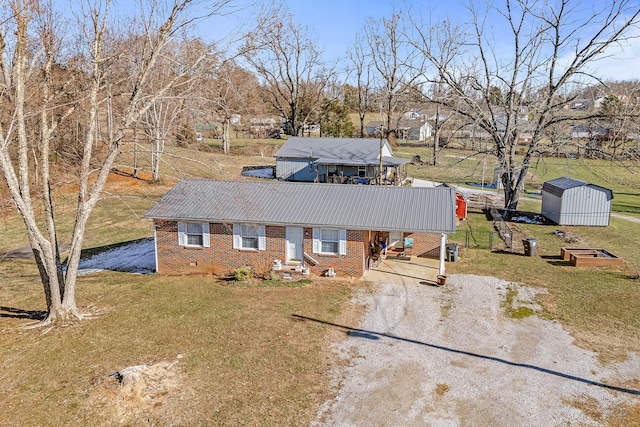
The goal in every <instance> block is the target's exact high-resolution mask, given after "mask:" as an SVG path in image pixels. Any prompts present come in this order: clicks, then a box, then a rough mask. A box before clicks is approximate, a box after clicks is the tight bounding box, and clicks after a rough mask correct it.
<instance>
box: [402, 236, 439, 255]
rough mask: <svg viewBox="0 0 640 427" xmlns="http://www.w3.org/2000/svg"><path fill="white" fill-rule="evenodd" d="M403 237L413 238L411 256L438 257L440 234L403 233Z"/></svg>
mask: <svg viewBox="0 0 640 427" xmlns="http://www.w3.org/2000/svg"><path fill="white" fill-rule="evenodd" d="M405 237H412V238H413V251H412V255H413V256H418V257H421V258H439V257H440V234H433V233H405Z"/></svg>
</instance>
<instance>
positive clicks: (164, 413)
mask: <svg viewBox="0 0 640 427" xmlns="http://www.w3.org/2000/svg"><path fill="white" fill-rule="evenodd" d="M95 383H96V387H95V389H94V393H93V395H92V396H91V398H90V399H89V402H90V406H91V407H92V408H95V407H96V406H99V407H101V408H102V411H101V414H102V418H103V421H104V424H105V425H112V424H122V425H140V424H141V423H144V422H145V421H146V420H148V419H150V418H152V419H154V420H162V421H165V422H168V423H169V424H173V422H175V420H174V416H175V414H176V413H180V412H179V411H177V410H176V409H177V406H176V403H177V402H178V401H179V400H180V399H182V398H184V396H185V395H186V391H185V389H184V387H185V384H183V381H182V378H181V375H180V371H179V369H178V360H175V361H173V362H159V363H156V364H153V365H137V366H130V367H127V368H124V369H121V370H119V371H117V372H114V373H112V374H111V375H109V376H107V377H104V378H100V379H97V380H96V381H95Z"/></svg>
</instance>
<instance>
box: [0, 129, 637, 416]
mask: <svg viewBox="0 0 640 427" xmlns="http://www.w3.org/2000/svg"><path fill="white" fill-rule="evenodd" d="M205 143H206V144H209V145H210V146H211V147H210V148H207V149H204V148H203V149H201V150H199V151H194V150H190V149H185V148H172V149H171V150H169V151H168V153H167V155H166V156H165V161H166V164H165V165H163V169H162V171H163V179H162V181H161V182H159V183H150V182H148V181H145V180H136V179H134V178H127V177H125V176H120V177H119V178H117V179H116V178H114V179H113V180H112V181H111V182H110V184H109V186H108V188H107V192H106V193H105V194H104V197H103V199H102V200H101V201H100V202H99V204H98V206H97V207H96V209H95V211H94V214H93V216H92V217H91V220H90V221H89V224H88V227H87V235H86V244H85V248H87V249H90V248H96V247H100V246H104V245H113V244H118V243H122V242H126V241H130V240H133V239H137V238H140V237H146V236H151V235H152V234H153V229H152V224H151V222H150V221H149V220H147V219H145V218H143V217H142V216H143V215H144V213H145V212H146V210H147V209H148V208H149V207H150V206H152V205H153V203H154V202H155V201H156V200H157V199H158V198H159V197H160V196H161V195H162V194H164V193H165V192H166V191H167V190H168V189H169V188H170V187H171V185H172V184H173V183H174V182H176V180H178V179H181V178H183V177H187V176H195V177H202V178H214V179H240V171H241V170H242V166H245V165H256V164H273V163H274V159H273V158H272V157H270V155H271V154H272V152H273V151H274V150H275V149H277V146H278V144H280V143H282V141H278V140H273V141H257V142H253V141H251V140H245V141H232V147H236V148H234V149H232V155H224V154H222V153H221V152H220V149H219V147H216V143H217V142H216V141H205ZM396 152H397V154H399V155H401V156H403V157H412V156H413V155H414V154H418V155H420V156H421V157H422V158H423V159H427V158H428V156H429V152H428V149H426V148H424V147H403V146H401V147H399V148H398V149H397V150H396ZM128 156H130V153H125V154H124V156H123V157H122V159H121V169H122V170H125V169H126V168H127V165H130V162H129V161H130V157H128ZM441 159H442V161H441V164H440V165H439V166H437V167H432V166H426V165H424V166H411V168H410V174H411V175H413V176H415V177H418V178H423V179H430V180H434V181H445V182H449V183H452V184H461V183H465V182H468V181H476V182H478V181H479V180H480V179H481V173H482V167H481V165H482V161H481V159H478V158H475V157H474V156H470V153H464V152H457V151H455V150H450V149H447V150H444V152H443V153H442V157H441ZM487 169H488V170H493V163H492V161H491V159H490V160H489V164H488V168H487ZM531 172H532V175H531V177H530V178H528V179H527V189H528V190H531V191H537V190H539V188H540V185H541V183H542V182H544V181H545V180H547V179H551V178H555V177H557V176H562V175H567V174H568V175H571V176H572V177H575V178H579V179H584V180H586V181H589V182H594V183H596V184H599V185H602V186H605V187H608V188H612V189H613V190H614V195H615V196H614V210H616V211H618V212H625V213H629V212H630V213H632V214H634V213H637V212H640V198H639V197H637V196H638V195H639V193H640V190H638V189H640V177H639V176H638V174H637V169H636V168H635V166H633V165H625V166H622V165H618V164H613V163H610V162H603V161H582V160H575V159H570V160H567V159H545V161H544V162H540V163H538V164H536V165H535V168H533V169H532V171H531ZM487 179H490V177H487ZM57 190H58V192H57V194H56V200H58V201H59V204H60V207H61V208H62V213H63V214H60V215H59V216H58V223H59V225H60V226H61V229H62V235H61V237H62V239H61V240H64V238H68V233H69V232H70V229H71V226H72V220H73V218H72V217H69V215H68V214H69V212H71V210H72V208H73V204H74V203H75V197H74V196H73V195H72V194H71V193H69V192H67V191H66V190H65V189H64V188H59V189H57ZM520 208H521V209H523V210H529V211H533V212H536V211H538V212H539V201H535V200H523V201H522V202H521V205H520ZM65 214H66V216H65ZM2 219H3V221H2V224H0V227H2V230H3V232H2V233H0V250H2V251H6V250H8V249H11V248H13V247H16V246H20V245H24V244H26V238H25V236H24V231H23V229H22V227H23V225H22V222H21V220H20V219H19V218H18V217H17V215H16V214H15V212H12V211H8V210H7V211H5V212H4V215H3V216H2ZM517 227H518V228H519V229H520V231H521V232H522V233H523V234H524V235H527V236H531V237H535V238H536V239H538V241H539V245H538V255H539V256H536V257H524V256H523V255H522V254H520V253H509V252H503V251H489V250H487V249H465V248H461V250H460V259H459V261H458V262H457V263H448V264H447V273H448V274H455V273H470V274H480V275H491V276H496V277H500V278H502V279H506V280H510V281H514V282H522V283H525V284H527V285H531V286H538V287H541V288H544V289H546V290H547V293H546V294H544V295H543V296H542V297H541V299H540V303H541V304H542V305H543V307H544V315H545V316H547V317H548V318H551V319H556V320H558V321H560V322H561V323H562V324H563V325H564V326H565V327H566V328H567V329H568V330H569V331H570V332H571V333H572V335H573V336H574V337H575V338H576V340H577V343H579V344H580V345H583V346H584V347H587V348H590V349H594V350H596V351H598V352H599V354H600V355H601V357H602V359H603V360H605V361H606V360H611V359H620V358H623V357H625V355H626V352H627V351H637V350H638V348H640V303H639V302H640V281H638V280H637V279H636V278H635V277H637V274H638V272H639V271H640V247H638V245H637V238H636V237H635V236H637V235H638V234H639V233H640V224H637V223H633V222H630V221H625V220H621V219H617V218H613V219H612V221H611V225H610V226H609V227H595V228H594V227H557V226H542V225H532V224H518V225H517ZM460 229H461V230H463V229H470V230H472V231H473V232H474V233H476V234H477V235H478V236H480V235H486V233H488V232H489V231H490V230H491V223H490V222H488V221H487V219H486V216H485V215H484V214H481V213H472V214H471V215H470V217H469V220H468V221H467V223H466V224H463V225H461V226H460ZM558 229H562V230H564V231H569V232H571V233H573V234H575V235H576V236H578V237H579V238H580V239H581V241H580V246H589V247H601V248H605V249H607V250H609V251H610V252H613V253H614V254H616V255H618V256H620V257H622V258H623V259H624V260H625V265H624V267H623V268H621V269H620V268H598V269H577V268H575V267H571V266H568V265H566V263H563V262H561V261H560V260H559V254H560V247H562V246H566V243H564V242H563V241H562V240H561V239H559V238H558V237H557V236H556V235H555V234H554V231H555V230H558ZM462 236H464V233H462V232H459V233H456V234H455V235H453V236H451V240H452V241H457V242H460V243H463V242H464V241H463V240H461V239H462ZM357 286H362V285H361V284H355V283H354V282H340V281H331V280H318V281H314V282H313V283H312V284H300V286H290V287H285V286H249V285H239V284H237V283H235V282H230V281H227V280H223V279H221V278H215V277H211V276H193V277H162V276H156V275H130V274H125V273H115V272H108V273H99V274H94V275H90V276H84V277H81V278H80V279H79V282H78V304H79V305H80V307H81V309H82V310H83V311H84V312H85V313H88V314H93V318H91V319H88V320H85V321H83V322H76V323H69V324H67V325H63V326H61V327H57V328H54V329H51V330H43V329H40V328H36V329H24V328H23V327H24V326H25V325H28V324H30V323H32V322H33V320H29V319H28V318H26V317H28V316H30V315H33V314H36V313H37V312H39V311H41V310H43V309H44V308H45V301H44V295H43V291H42V286H41V285H40V284H39V281H38V275H37V269H36V267H35V265H34V263H33V262H32V261H28V260H7V259H5V260H2V262H0V357H1V360H2V361H3V363H2V364H1V365H0V378H2V381H0V384H1V386H0V425H3V426H4V425H6V426H25V425H26V426H42V425H54V426H56V425H116V424H121V423H120V421H121V420H124V422H123V423H122V424H124V425H140V424H143V423H145V424H152V425H165V424H170V423H173V424H176V425H258V424H260V425H308V424H309V422H310V420H312V419H313V418H314V416H315V414H316V412H317V409H318V406H319V405H320V404H321V402H323V401H324V400H325V399H326V398H328V397H329V396H330V387H329V373H328V369H329V366H330V365H329V363H330V361H331V358H330V347H329V342H330V341H331V340H336V339H341V337H342V336H343V335H340V333H339V332H338V331H336V330H330V329H328V328H326V326H323V325H322V324H321V323H315V322H314V323H310V322H300V321H298V320H296V318H295V317H293V316H294V315H296V314H297V315H302V316H306V317H311V318H315V319H319V320H324V321H329V322H336V323H344V324H354V325H355V324H357V319H358V316H359V313H360V308H359V307H356V306H354V305H353V304H351V303H350V300H351V296H352V293H353V290H354V288H355V287H357ZM175 361H177V363H176V365H175V378H174V384H173V386H174V388H173V389H172V391H171V392H170V393H169V392H167V393H165V394H163V395H162V396H157V399H155V398H154V399H155V400H154V399H151V400H150V401H147V403H149V402H151V404H152V406H151V407H149V408H147V407H146V406H144V405H137V406H136V405H134V404H133V403H135V402H132V401H131V399H125V398H124V397H123V396H122V395H120V394H119V393H120V390H121V388H119V387H118V386H117V383H116V382H115V380H114V379H113V378H112V377H110V376H109V375H110V374H111V373H114V372H116V371H118V370H120V369H123V368H125V367H128V366H133V365H141V364H147V365H153V364H155V363H158V362H175ZM630 386H633V387H635V388H637V384H636V385H630ZM134 400H135V399H134ZM138 403H139V402H138ZM132 408H138V411H137V412H136V410H134V409H132ZM140 408H142V409H140ZM633 419H634V420H636V419H640V417H639V416H636V417H635V418H633Z"/></svg>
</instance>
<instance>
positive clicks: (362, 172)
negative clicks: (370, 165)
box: [358, 166, 367, 178]
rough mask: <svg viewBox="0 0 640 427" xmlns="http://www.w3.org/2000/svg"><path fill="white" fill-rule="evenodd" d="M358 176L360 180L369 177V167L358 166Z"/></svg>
mask: <svg viewBox="0 0 640 427" xmlns="http://www.w3.org/2000/svg"><path fill="white" fill-rule="evenodd" d="M358 176H359V177H360V178H364V177H365V176H367V167H366V166H358Z"/></svg>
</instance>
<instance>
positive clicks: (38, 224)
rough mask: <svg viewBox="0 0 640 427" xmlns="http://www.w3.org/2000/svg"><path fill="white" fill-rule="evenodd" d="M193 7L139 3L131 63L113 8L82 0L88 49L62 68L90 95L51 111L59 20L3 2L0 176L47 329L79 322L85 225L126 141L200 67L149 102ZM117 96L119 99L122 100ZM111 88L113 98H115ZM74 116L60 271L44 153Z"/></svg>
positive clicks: (38, 6)
mask: <svg viewBox="0 0 640 427" xmlns="http://www.w3.org/2000/svg"><path fill="white" fill-rule="evenodd" d="M192 3H194V2H192V1H189V0H181V1H178V0H174V1H172V2H170V3H169V4H160V3H159V2H156V1H152V2H150V3H141V6H143V5H144V7H143V10H144V11H146V15H144V20H141V21H140V22H138V28H140V31H141V33H142V35H144V38H143V39H144V43H145V44H144V47H143V49H142V51H141V55H136V57H135V58H134V57H130V56H128V55H127V53H128V52H127V51H123V50H120V49H118V46H119V44H118V43H116V42H115V41H116V40H115V38H114V36H115V35H117V33H118V31H117V30H116V27H115V23H114V22H113V21H111V20H110V19H109V16H108V11H109V10H110V7H111V4H110V2H109V1H108V0H105V1H98V0H95V1H91V0H89V1H86V2H85V1H79V2H78V4H76V5H75V6H76V7H75V8H74V10H77V11H80V12H78V15H77V17H78V19H79V21H78V24H79V25H78V28H79V29H80V30H81V32H82V37H80V38H81V39H83V40H84V41H86V45H85V46H84V50H82V51H80V52H78V53H77V55H76V60H75V62H74V61H70V62H69V63H70V64H72V63H75V64H78V65H79V66H80V67H81V70H82V72H83V73H84V74H85V75H86V82H87V87H86V90H84V91H83V92H82V93H80V94H78V95H79V97H78V98H76V99H75V100H74V102H71V101H67V102H66V103H65V104H62V105H60V104H58V103H57V102H56V100H57V94H56V92H55V91H54V90H53V89H54V87H53V86H52V85H51V78H50V77H51V69H52V67H53V64H55V63H56V62H57V61H59V60H63V58H58V57H57V52H59V51H60V49H58V48H59V47H60V43H62V42H63V38H62V36H63V35H64V34H65V33H64V32H62V31H60V29H59V28H58V25H59V22H60V19H61V17H60V15H57V14H55V13H54V5H53V2H52V1H44V0H43V1H39V0H10V1H8V2H7V3H6V4H7V5H8V6H9V7H8V8H7V9H6V10H5V12H6V13H7V15H8V16H7V17H6V19H4V20H2V23H1V24H0V70H1V73H0V85H1V88H2V91H1V92H0V103H1V104H2V110H3V111H10V112H11V114H10V115H6V116H2V122H1V123H0V170H1V172H2V175H3V177H4V179H5V181H6V183H7V186H8V189H9V193H10V195H11V198H12V200H13V202H14V203H15V205H16V207H17V209H18V211H19V213H20V215H21V216H22V219H23V221H24V224H25V228H26V232H27V236H28V238H29V243H30V244H31V247H32V249H33V253H34V255H35V259H36V264H37V266H38V269H39V272H40V278H41V281H42V284H43V287H44V293H45V297H46V302H47V310H48V316H47V318H46V320H45V321H44V323H51V322H53V321H56V320H59V319H66V318H70V317H76V318H82V317H83V315H82V314H81V313H80V312H79V310H78V308H77V306H76V298H75V296H76V278H77V273H78V265H79V262H80V251H81V248H82V244H83V241H84V235H85V229H86V224H87V221H88V219H89V216H90V214H91V212H92V210H93V208H94V207H95V206H96V203H97V202H98V200H99V199H100V195H101V192H102V189H103V188H104V185H105V183H106V180H107V176H108V174H109V172H110V170H111V167H112V165H113V164H114V161H115V159H116V158H117V156H118V154H119V151H120V147H121V144H122V141H123V138H124V136H125V133H126V132H127V129H129V127H130V126H131V125H132V123H133V122H134V121H135V120H136V119H137V118H138V117H140V116H141V115H143V114H145V113H146V112H147V111H148V110H149V108H150V107H151V106H152V105H153V103H154V102H155V101H156V100H157V99H158V98H160V97H162V96H164V95H165V94H166V93H167V92H168V91H169V90H170V89H171V87H172V86H173V85H174V84H175V83H176V82H178V81H180V79H183V78H184V76H185V75H188V74H189V72H190V71H191V70H192V69H193V66H197V64H198V63H199V61H200V60H201V59H202V58H197V59H196V61H195V62H194V63H193V64H189V66H185V67H184V68H182V69H181V70H179V71H178V72H177V73H176V74H175V78H173V79H169V80H168V81H167V82H166V83H165V84H164V85H163V86H161V87H157V88H156V91H155V92H154V93H152V94H149V93H147V92H146V91H145V89H146V88H147V87H148V84H149V79H150V77H151V76H152V74H153V70H154V69H155V66H156V64H157V62H158V60H159V57H161V56H162V55H163V53H164V52H165V48H166V47H167V45H168V44H169V43H170V41H171V40H172V39H173V38H174V37H175V36H176V31H177V29H179V28H182V27H184V25H186V24H188V23H189V22H190V20H192V19H194V17H193V16H192V15H191V16H190V15H189V13H191V11H192V9H191V7H192V6H193V4H192ZM226 3H228V1H226V0H221V1H219V2H217V3H216V4H215V5H214V9H215V7H218V6H222V5H224V4H226ZM165 6H166V7H165ZM78 58H80V59H78ZM123 61H125V62H127V65H126V67H124V68H128V69H129V70H130V73H129V74H128V76H127V79H126V81H125V82H120V81H119V82H115V81H114V80H113V79H114V78H118V79H119V78H120V77H121V76H119V75H115V76H114V74H117V73H114V74H112V73H111V72H112V71H113V70H114V69H115V68H116V64H122V62H123ZM116 83H117V84H116ZM34 85H35V86H39V87H40V90H39V91H38V92H35V93H34V92H32V91H30V92H29V95H31V96H30V97H29V98H27V93H28V92H27V91H28V90H30V88H31V87H33V86H34ZM124 87H126V90H125V91H122V88H124ZM116 88H118V89H119V90H118V92H115V91H114V89H116ZM80 106H82V107H83V108H80ZM73 111H76V112H78V113H79V117H81V118H82V121H83V125H82V127H81V129H82V133H81V135H80V144H79V148H78V153H79V156H80V157H79V167H78V169H77V171H76V180H77V181H76V182H77V185H78V193H77V205H76V207H75V210H74V211H73V215H74V217H75V223H74V226H73V230H72V233H71V248H70V250H69V256H68V259H67V262H66V266H65V267H66V268H63V265H62V263H61V260H60V247H59V240H58V239H59V231H58V229H57V226H56V217H57V215H58V214H60V215H63V214H64V212H60V211H58V210H57V209H56V205H55V204H54V198H53V195H52V181H53V178H52V176H53V175H52V171H51V169H52V166H51V164H50V159H51V156H50V152H51V150H50V147H51V146H52V144H53V135H54V132H55V131H56V129H57V128H58V125H59V124H60V123H62V122H64V120H65V118H66V117H68V116H69V115H70V114H71V113H72V112H73ZM80 113H81V114H80ZM34 117H37V124H38V131H37V133H36V134H35V135H34V138H29V136H28V132H27V123H28V122H29V121H30V120H33V118H34ZM30 144H33V145H35V146H36V147H37V150H36V151H37V153H39V157H38V162H37V163H38V165H39V167H38V168H37V180H35V182H37V183H39V185H37V186H32V183H33V182H34V178H35V177H34V173H35V172H34V171H33V168H32V164H31V162H30V161H29V157H28V151H29V147H30Z"/></svg>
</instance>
